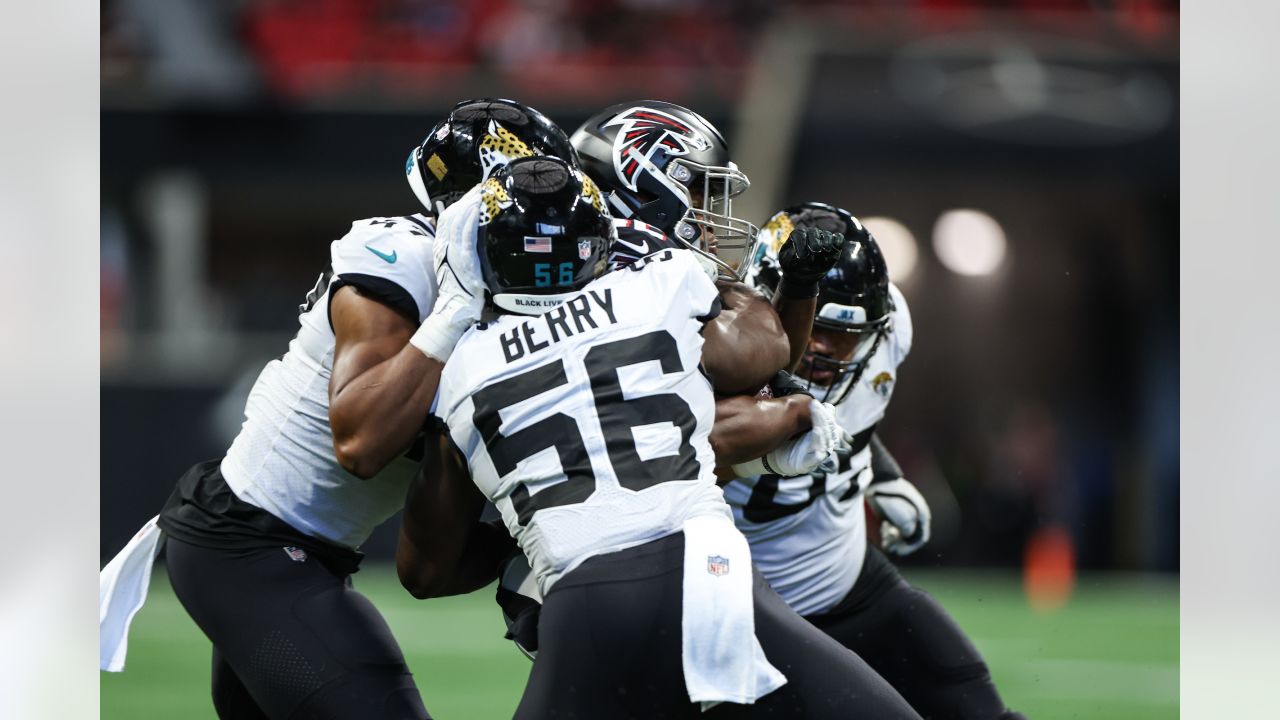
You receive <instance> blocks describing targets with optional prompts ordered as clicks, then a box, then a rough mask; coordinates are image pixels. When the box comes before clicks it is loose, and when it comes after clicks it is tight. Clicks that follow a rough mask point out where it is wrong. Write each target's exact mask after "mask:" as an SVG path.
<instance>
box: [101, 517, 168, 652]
mask: <svg viewBox="0 0 1280 720" xmlns="http://www.w3.org/2000/svg"><path fill="white" fill-rule="evenodd" d="M157 519H159V516H156V517H153V518H151V519H150V520H148V521H147V524H146V525H143V526H142V529H141V530H139V531H138V532H137V533H136V534H134V536H133V539H132V540H130V541H129V544H128V545H125V546H124V549H123V550H121V551H120V553H119V554H118V555H116V556H115V557H114V558H112V559H111V562H109V563H107V566H106V567H104V568H102V572H101V574H99V575H98V642H99V645H98V667H99V668H100V669H102V670H107V671H109V672H120V671H121V670H124V656H125V652H126V651H127V650H128V647H129V623H131V622H133V616H134V615H135V614H136V613H137V612H138V610H140V609H141V608H142V604H143V603H144V602H146V601H147V589H148V588H149V587H151V565H152V564H153V563H154V562H155V559H156V554H157V553H159V552H160V540H161V539H162V538H163V537H164V531H163V530H161V529H160V528H159V526H157V525H156V520H157Z"/></svg>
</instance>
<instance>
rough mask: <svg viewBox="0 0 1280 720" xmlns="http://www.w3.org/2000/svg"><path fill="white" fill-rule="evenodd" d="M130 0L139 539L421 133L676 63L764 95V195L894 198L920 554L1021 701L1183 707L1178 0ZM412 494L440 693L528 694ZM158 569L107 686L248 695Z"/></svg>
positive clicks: (570, 111)
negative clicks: (444, 122)
mask: <svg viewBox="0 0 1280 720" xmlns="http://www.w3.org/2000/svg"><path fill="white" fill-rule="evenodd" d="M101 10H102V28H101V41H102V46H101V52H102V55H101V60H102V62H101V73H102V76H101V79H102V113H101V143H102V155H101V167H102V177H101V187H102V196H101V207H102V218H101V219H102V224H101V227H102V236H101V323H102V325H101V330H102V344H101V378H102V387H101V421H102V422H101V426H102V436H101V440H102V454H101V469H102V481H101V482H102V486H101V487H102V493H101V508H102V510H101V512H102V523H101V551H102V556H103V562H105V561H106V559H107V558H109V557H110V556H111V555H112V554H114V553H115V552H116V551H117V550H118V549H119V548H120V547H121V546H123V545H124V543H125V542H126V541H127V540H128V538H129V537H130V535H131V534H132V533H133V531H134V530H135V529H136V528H137V527H138V526H139V525H141V524H142V522H144V521H145V520H146V519H147V518H149V517H150V516H151V515H153V514H155V512H156V511H157V510H158V509H159V507H160V505H161V503H162V502H163V501H164V499H165V497H166V496H167V495H168V492H169V490H170V488H171V487H172V484H173V482H174V481H175V480H176V478H177V477H178V475H179V474H180V473H181V472H182V471H183V470H185V469H186V468H187V467H188V466H189V465H191V464H193V463H194V462H196V461H197V460H200V459H205V458H211V457H216V456H218V455H220V454H221V453H222V452H223V450H224V449H225V448H226V446H227V444H228V443H229V441H230V439H231V437H232V436H233V435H234V433H235V432H236V430H237V429H238V427H239V423H240V421H241V411H242V409H243V403H244V398H245V396H246V395H247V393H248V390H249V387H250V385H251V384H252V382H253V380H254V379H255V378H256V376H257V373H258V372H259V370H260V369H261V367H262V365H263V363H264V362H265V361H267V360H268V359H270V358H272V357H275V356H278V355H279V354H280V353H282V352H283V351H284V349H285V346H286V343H287V341H288V339H289V338H290V337H291V336H292V334H293V333H294V331H295V329H296V321H295V318H296V313H295V308H296V306H297V304H298V303H299V302H300V301H301V299H302V296H303V295H304V294H305V293H306V291H307V290H309V289H310V287H311V286H312V284H313V283H314V280H315V277H316V275H317V274H319V272H320V271H321V270H322V269H323V266H324V265H325V263H326V261H327V253H328V244H329V242H330V241H331V240H333V239H336V238H338V237H339V236H341V235H342V234H343V233H344V232H345V231H346V229H347V228H348V226H349V223H350V222H351V221H352V220H355V219H359V218H364V217H370V216H376V215H399V214H406V213H410V212H415V211H417V209H418V208H417V207H416V201H415V200H414V198H413V196H412V194H411V193H410V192H409V191H408V188H407V185H406V184H405V182H404V180H403V176H402V168H403V162H404V157H405V155H406V154H407V152H408V150H409V149H410V147H412V146H414V145H416V144H417V143H419V142H420V141H421V139H422V135H423V134H424V133H425V132H426V131H427V129H428V128H430V126H431V125H432V124H433V123H434V122H436V121H437V120H438V119H439V118H440V117H441V116H443V114H444V113H445V112H447V110H448V109H449V107H451V106H452V105H453V103H454V102H456V101H458V100H461V99H465V98H471V97H481V96H504V97H513V98H517V99H519V100H522V101H524V102H527V103H530V104H532V105H534V106H535V107H538V108H539V109H541V110H543V111H544V112H546V113H547V114H548V115H550V116H551V117H552V118H553V119H555V120H557V121H558V122H559V123H560V124H561V125H562V126H563V127H565V128H566V130H568V131H572V129H573V128H574V127H576V126H577V125H578V124H579V123H580V122H581V121H582V120H583V119H585V118H586V117H587V116H588V115H590V114H592V113H593V112H595V111H597V110H599V109H601V108H603V107H604V106H606V105H608V104H610V103H613V102H616V101H621V100H629V99H636V98H642V97H652V98H658V99H664V100H669V101H673V102H677V103H681V104H684V105H687V106H689V107H691V108H693V109H695V110H697V111H698V112H700V113H702V114H703V115H705V116H706V117H708V118H709V119H710V120H711V121H712V122H714V123H715V124H716V125H717V126H719V127H720V128H721V129H722V130H723V131H725V132H726V134H727V135H728V139H729V142H730V147H731V149H733V151H734V154H735V156H736V160H737V162H738V163H739V165H740V166H741V167H742V168H743V169H744V170H745V171H746V172H747V173H748V174H749V175H750V177H751V178H752V181H753V188H752V190H751V191H750V192H748V193H747V194H746V195H745V196H743V202H742V203H741V206H740V207H739V208H738V214H741V215H743V216H745V217H747V218H749V219H751V220H752V221H753V222H757V223H761V222H763V220H764V219H765V218H766V217H768V215H769V214H771V213H772V212H773V211H775V210H777V209H780V208H781V207H783V206H784V205H785V204H787V203H791V202H798V201H803V200H824V201H828V202H832V203H835V204H837V205H842V206H844V207H846V208H848V209H849V210H851V211H852V212H853V213H854V214H855V215H858V216H860V217H863V218H864V219H867V218H870V220H869V224H870V225H871V227H872V230H873V232H875V233H876V235H877V237H878V238H879V240H880V241H881V244H882V245H883V246H884V247H885V251H886V255H887V256H888V260H889V267H890V272H891V274H893V276H894V278H895V280H896V281H897V282H898V284H899V285H900V286H901V288H902V289H903V291H904V293H905V294H906V296H907V299H908V300H909V301H910V303H911V310H912V314H913V316H914V320H915V325H916V337H915V344H914V347H913V350H912V354H911V357H910V358H909V359H908V361H907V363H906V365H905V366H904V370H903V373H904V374H903V377H902V382H901V383H899V386H898V388H897V391H896V397H895V400H894V402H893V405H892V407H891V409H890V412H889V415H888V417H887V419H886V421H885V422H884V423H883V424H882V426H881V429H882V432H883V437H884V438H885V441H886V443H887V445H888V446H889V447H890V448H891V449H892V450H893V451H894V453H895V454H896V455H897V456H898V458H899V460H900V461H901V462H902V464H903V466H904V468H905V470H906V471H907V476H908V478H910V479H913V480H914V481H915V482H916V483H917V484H918V485H919V486H920V488H921V490H922V491H923V492H924V493H925V495H926V497H927V498H928V499H929V501H930V502H931V504H932V506H933V509H934V538H933V540H932V541H931V543H930V544H929V545H928V546H927V547H926V548H925V549H924V550H923V551H922V552H920V553H918V554H917V555H916V556H913V557H911V558H908V559H906V560H904V561H903V563H902V564H903V565H904V566H905V569H906V572H907V574H908V577H909V578H911V579H913V580H914V581H916V582H917V584H919V585H921V586H922V587H924V588H926V589H929V590H931V591H933V592H935V594H937V595H938V596H939V597H940V598H942V599H943V601H944V603H946V604H948V606H949V607H951V608H952V609H953V611H954V612H955V613H956V615H957V617H958V618H959V619H960V621H961V623H962V624H964V625H966V626H967V627H969V628H970V629H971V631H972V632H973V634H974V636H975V639H977V641H978V643H979V645H980V647H981V648H982V649H983V650H984V652H986V653H987V655H988V659H989V660H990V661H991V664H992V667H993V671H995V673H996V679H997V682H998V683H1000V684H1001V687H1002V689H1003V690H1004V691H1005V694H1006V696H1007V697H1008V699H1009V701H1010V703H1011V704H1013V705H1014V706H1015V707H1018V708H1019V709H1022V710H1024V711H1027V712H1028V713H1029V714H1030V715H1031V716H1032V717H1093V718H1100V717H1127V718H1133V717H1153V718H1154V717H1175V716H1176V715H1177V667H1178V649H1177V571H1178V510H1177V508H1178V480H1179V465H1178V354H1177V342H1178V328H1177V320H1178V311H1177V307H1178V306H1177V294H1176V293H1177V275H1176V272H1175V268H1176V264H1177V260H1178V245H1177V238H1178V230H1177V225H1176V221H1177V207H1178V206H1177V202H1178V195H1177V192H1178V152H1177V140H1178V130H1179V117H1178V99H1179V98H1178V6H1177V3H1174V2H1163V1H1160V0H1113V1H1104V0H1093V1H1087V0H1005V1H1004V2H988V3H983V2H973V1H970V0H901V1H897V2H894V1H889V0H883V1H879V2H877V1H869V0H861V1H855V0H822V1H818V0H813V1H799V2H763V1H762V0H740V1H732V0H595V1H588V0H469V1H463V0H370V1H368V2H356V1H355V0H239V1H236V2H220V1H215V0H104V2H103V3H102V5H101ZM394 530H395V523H394V522H392V523H388V525H387V526H386V527H384V528H383V529H382V531H380V532H379V533H378V534H377V535H375V537H374V538H373V539H372V540H371V541H370V543H369V544H368V545H367V547H366V550H367V552H368V554H369V556H370V557H369V561H368V562H369V567H368V569H367V570H366V571H362V572H361V573H360V575H358V576H357V584H358V585H359V586H361V587H363V588H368V589H369V590H370V592H371V594H372V595H373V596H374V600H375V602H376V603H377V604H378V605H379V607H383V608H384V609H386V610H387V612H388V615H389V616H390V618H391V620H392V623H393V626H394V627H395V629H396V631H397V635H398V636H399V637H400V638H401V640H402V642H404V643H405V647H406V650H407V652H408V653H409V655H410V659H411V662H412V663H413V666H414V669H415V671H416V672H417V673H418V675H419V678H420V681H421V683H422V687H423V689H424V695H425V697H426V700H427V703H428V707H429V708H432V709H433V712H436V713H437V714H438V715H440V716H441V717H500V716H503V715H504V713H505V714H508V715H509V711H510V708H512V707H513V706H514V699H513V698H514V697H517V696H518V692H519V688H520V687H521V685H522V683H523V673H524V672H525V671H527V664H525V662H524V660H523V659H522V658H520V657H519V656H518V655H517V654H516V653H515V651H514V649H512V648H510V647H505V646H502V641H501V639H500V632H499V625H500V621H499V620H498V617H497V613H496V610H494V609H493V608H492V607H491V604H490V602H489V594H488V593H483V592H482V593H477V594H476V595H474V596H471V597H468V598H463V599H457V600H446V601H431V602H428V603H426V604H415V603H414V601H413V600H412V599H411V598H409V597H408V595H406V594H403V593H401V592H399V590H398V588H397V587H395V585H394V581H393V579H392V577H391V576H390V575H389V574H388V572H387V570H386V568H384V567H380V566H379V562H380V561H384V560H386V559H388V558H389V557H390V554H391V552H392V551H393V549H394ZM156 582H157V586H156V590H157V596H156V597H155V598H154V601H155V602H154V604H153V605H149V606H148V607H147V608H146V609H144V610H143V612H142V613H141V615H140V619H139V621H138V625H137V626H136V635H135V639H134V642H133V643H132V647H131V649H132V652H131V653H130V670H129V671H127V672H126V673H124V675H123V676H119V677H116V676H105V675H104V677H103V683H102V710H103V716H104V717H120V718H124V717H148V716H150V717H172V716H177V715H178V714H179V713H184V714H187V715H189V716H191V717H203V716H206V715H209V714H211V712H212V711H211V708H210V707H209V704H208V700H207V666H208V655H207V641H204V639H203V637H201V636H200V635H199V633H198V631H197V630H196V629H195V628H194V626H193V625H192V624H191V623H190V621H189V620H187V618H186V616H185V615H184V614H182V611H181V608H180V606H178V605H177V604H176V602H174V601H173V600H172V596H171V594H167V593H166V592H165V591H166V589H167V584H166V583H165V581H164V578H163V573H162V572H158V573H157V581H156ZM503 668H508V669H510V670H511V672H506V673H504V672H501V670H502V669H503ZM498 676H501V677H500V678H499V677H498ZM504 693H505V694H504ZM511 693H515V695H512V694H511ZM467 698H473V700H474V702H475V703H476V704H472V705H468V704H467V702H470V701H468V700H467ZM450 703H452V704H450ZM504 703H505V704H504ZM446 708H447V709H446Z"/></svg>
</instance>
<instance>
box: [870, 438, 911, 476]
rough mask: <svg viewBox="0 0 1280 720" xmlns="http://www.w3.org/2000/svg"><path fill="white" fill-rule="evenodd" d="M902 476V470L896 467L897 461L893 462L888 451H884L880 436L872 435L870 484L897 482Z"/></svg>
mask: <svg viewBox="0 0 1280 720" xmlns="http://www.w3.org/2000/svg"><path fill="white" fill-rule="evenodd" d="M902 475H903V472H902V468H901V467H899V466H898V461H897V460H894V459H893V456H892V455H890V454H889V451H888V450H886V449H885V447H884V443H882V442H880V436H879V435H876V434H874V433H872V435H871V483H872V484H873V485H874V484H875V483H878V482H887V481H889V480H897V479H898V478H900V477H902Z"/></svg>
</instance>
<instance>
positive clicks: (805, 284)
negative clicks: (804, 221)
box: [778, 227, 844, 300]
mask: <svg viewBox="0 0 1280 720" xmlns="http://www.w3.org/2000/svg"><path fill="white" fill-rule="evenodd" d="M843 249H844V235H843V234H841V233H830V232H828V231H826V230H820V229H818V228H814V227H804V228H796V229H795V230H792V231H791V235H790V236H789V237H788V238H787V241H786V242H785V243H783V244H782V248H781V249H780V250H778V265H779V266H780V267H781V268H782V282H781V284H779V286H778V292H780V293H782V296H783V297H788V298H796V299H801V300H803V299H806V298H811V297H817V296H818V279H819V278H821V277H822V276H823V275H826V274H827V271H828V270H830V269H831V268H832V267H833V266H834V265H835V264H836V261H837V260H839V259H840V251H841V250H843Z"/></svg>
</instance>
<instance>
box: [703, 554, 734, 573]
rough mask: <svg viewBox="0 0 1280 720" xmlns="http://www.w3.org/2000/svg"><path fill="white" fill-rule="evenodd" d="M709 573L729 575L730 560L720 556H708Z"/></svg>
mask: <svg viewBox="0 0 1280 720" xmlns="http://www.w3.org/2000/svg"><path fill="white" fill-rule="evenodd" d="M707 572H709V573H711V574H712V575H728V574H729V558H727V557H722V556H720V555H708V556H707Z"/></svg>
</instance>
